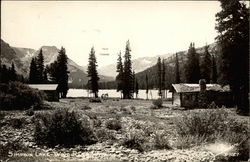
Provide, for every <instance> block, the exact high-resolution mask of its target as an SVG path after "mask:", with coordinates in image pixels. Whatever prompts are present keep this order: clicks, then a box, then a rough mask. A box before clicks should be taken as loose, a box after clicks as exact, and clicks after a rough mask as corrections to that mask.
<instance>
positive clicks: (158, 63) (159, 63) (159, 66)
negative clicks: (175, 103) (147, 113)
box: [157, 57, 162, 96]
mask: <svg viewBox="0 0 250 162" xmlns="http://www.w3.org/2000/svg"><path fill="white" fill-rule="evenodd" d="M157 80H158V90H159V92H158V94H159V96H162V65H161V58H160V57H158V61H157Z"/></svg>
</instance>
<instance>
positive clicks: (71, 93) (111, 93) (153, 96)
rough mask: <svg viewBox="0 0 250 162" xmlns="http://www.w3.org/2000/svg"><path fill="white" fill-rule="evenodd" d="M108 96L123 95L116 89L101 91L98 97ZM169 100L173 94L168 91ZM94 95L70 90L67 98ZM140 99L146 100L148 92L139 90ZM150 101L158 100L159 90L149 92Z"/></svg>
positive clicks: (78, 90)
mask: <svg viewBox="0 0 250 162" xmlns="http://www.w3.org/2000/svg"><path fill="white" fill-rule="evenodd" d="M106 93H107V94H108V95H109V97H119V98H120V97H121V93H120V92H117V91H116V89H100V90H99V93H98V95H99V96H101V95H102V94H106ZM166 93H167V98H171V97H172V93H171V92H168V90H167V91H166ZM92 96H93V95H92V94H89V93H88V91H87V89H69V91H68V94H67V97H92ZM138 98H141V99H146V90H139V93H138ZM148 98H149V99H157V98H159V96H158V90H149V92H148Z"/></svg>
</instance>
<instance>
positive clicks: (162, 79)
mask: <svg viewBox="0 0 250 162" xmlns="http://www.w3.org/2000/svg"><path fill="white" fill-rule="evenodd" d="M165 70H166V67H165V63H164V59H162V73H161V84H162V86H161V87H162V91H163V97H164V98H165V90H166V80H165V77H166V72H165Z"/></svg>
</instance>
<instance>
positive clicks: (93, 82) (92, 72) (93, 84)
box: [87, 47, 99, 98]
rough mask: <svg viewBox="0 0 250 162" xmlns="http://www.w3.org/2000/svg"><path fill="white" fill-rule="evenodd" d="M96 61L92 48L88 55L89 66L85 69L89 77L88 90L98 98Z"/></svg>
mask: <svg viewBox="0 0 250 162" xmlns="http://www.w3.org/2000/svg"><path fill="white" fill-rule="evenodd" d="M96 67H97V61H96V57H95V50H94V47H92V48H91V51H90V54H89V65H88V69H87V73H88V77H90V80H89V81H90V89H91V91H92V93H94V95H95V98H97V97H98V90H99V88H98V80H99V77H98V72H97V69H96Z"/></svg>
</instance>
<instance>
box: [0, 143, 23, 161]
mask: <svg viewBox="0 0 250 162" xmlns="http://www.w3.org/2000/svg"><path fill="white" fill-rule="evenodd" d="M13 151H23V152H26V151H28V148H27V147H26V146H24V145H23V144H22V143H21V142H20V141H11V142H10V141H8V142H7V143H6V144H0V157H1V158H3V157H9V152H13ZM6 161H7V160H6Z"/></svg>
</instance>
